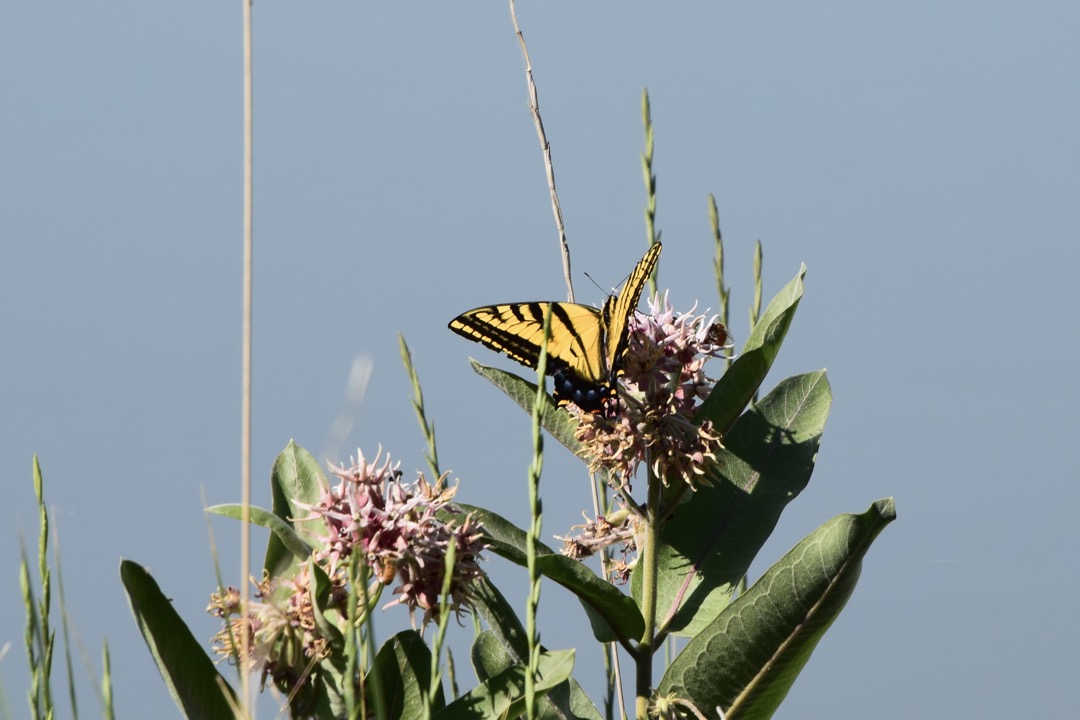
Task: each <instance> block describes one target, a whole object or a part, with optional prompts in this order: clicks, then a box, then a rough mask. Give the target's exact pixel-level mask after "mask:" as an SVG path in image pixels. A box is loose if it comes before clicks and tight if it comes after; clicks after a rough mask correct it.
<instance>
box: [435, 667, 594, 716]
mask: <svg viewBox="0 0 1080 720" xmlns="http://www.w3.org/2000/svg"><path fill="white" fill-rule="evenodd" d="M573 669H574V651H573V650H556V651H553V652H541V653H540V663H539V677H538V678H537V679H536V685H535V688H536V693H537V695H541V696H542V695H544V694H546V693H547V692H549V691H550V690H552V689H553V688H555V687H557V686H558V685H559V684H561V683H563V682H565V681H566V680H567V679H568V678H569V677H570V673H571V672H572V671H573ZM525 673H526V669H525V666H524V665H513V666H511V667H509V668H507V669H506V670H504V671H502V672H500V673H499V674H498V675H495V676H494V677H491V678H488V679H487V680H485V681H483V682H481V683H480V684H479V685H478V686H476V687H475V688H473V689H472V690H470V691H469V692H467V693H465V694H464V695H462V696H461V697H459V698H458V699H457V700H455V701H454V702H452V703H450V704H449V705H447V706H446V707H445V708H443V709H442V710H441V711H440V712H438V713H436V714H435V717H434V720H491V719H492V718H508V717H516V716H518V715H520V714H522V713H523V712H524V711H525V699H524V695H525Z"/></svg>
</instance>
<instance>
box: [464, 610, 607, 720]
mask: <svg viewBox="0 0 1080 720" xmlns="http://www.w3.org/2000/svg"><path fill="white" fill-rule="evenodd" d="M471 657H472V662H473V669H474V670H475V671H476V677H477V678H479V679H480V680H481V681H484V680H487V679H489V678H492V677H494V676H496V675H498V674H499V673H501V672H503V671H504V670H507V669H508V668H510V667H511V666H512V665H515V664H518V663H519V662H520V661H519V660H516V659H515V656H513V655H511V653H510V652H509V651H508V650H507V648H506V646H505V645H503V644H502V642H501V640H500V639H499V636H498V635H497V634H496V633H494V632H492V631H491V630H484V631H481V632H480V633H479V634H477V636H476V639H475V640H474V641H473V646H472V651H471ZM537 707H538V709H539V711H540V712H539V714H538V717H539V718H540V719H541V720H569V719H570V718H580V719H581V720H602V716H601V715H600V711H599V710H597V709H596V706H595V705H593V702H592V700H590V699H589V696H588V695H586V694H585V691H584V690H582V689H581V686H580V685H578V684H577V681H576V680H574V678H572V677H571V678H570V679H569V680H567V681H566V682H564V683H562V684H560V685H558V686H556V687H554V688H552V689H551V690H550V691H548V693H547V695H545V696H544V697H543V698H542V699H541V700H540V702H539V703H537Z"/></svg>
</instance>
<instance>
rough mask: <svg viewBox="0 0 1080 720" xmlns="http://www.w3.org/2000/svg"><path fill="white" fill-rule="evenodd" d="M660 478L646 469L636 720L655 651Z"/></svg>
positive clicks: (644, 706)
mask: <svg viewBox="0 0 1080 720" xmlns="http://www.w3.org/2000/svg"><path fill="white" fill-rule="evenodd" d="M660 491H661V484H660V478H658V477H656V476H655V475H654V474H653V473H652V470H651V469H650V471H649V494H648V499H647V500H646V512H645V532H644V535H643V537H642V547H641V557H640V561H641V570H642V573H643V576H642V585H641V614H642V615H643V616H644V617H645V633H644V634H643V635H642V637H641V641H640V642H638V647H637V650H638V652H637V661H636V662H637V687H636V690H635V693H636V701H635V706H634V714H635V715H636V717H637V720H648V717H649V698H650V696H651V694H652V663H653V655H654V654H655V653H656V647H655V645H654V643H655V641H656V638H655V635H656V558H657V552H658V549H659V545H660Z"/></svg>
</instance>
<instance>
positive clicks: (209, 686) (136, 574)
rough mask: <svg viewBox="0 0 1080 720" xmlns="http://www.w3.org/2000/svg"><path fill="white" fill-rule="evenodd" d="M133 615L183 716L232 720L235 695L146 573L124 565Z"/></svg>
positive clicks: (138, 567) (122, 572)
mask: <svg viewBox="0 0 1080 720" xmlns="http://www.w3.org/2000/svg"><path fill="white" fill-rule="evenodd" d="M120 581H121V582H122V583H123V585H124V592H125V593H126V594H127V599H128V604H129V605H130V606H131V613H132V615H134V616H135V623H136V624H137V625H138V626H139V632H140V633H142V636H143V640H145V641H146V646H147V647H148V648H150V654H151V655H152V656H153V658H154V662H155V663H156V664H157V667H158V672H160V673H161V677H162V678H163V679H164V680H165V685H166V686H167V687H168V688H169V694H170V695H172V697H173V700H174V701H175V702H176V705H177V707H179V708H180V711H181V712H182V713H183V714H184V716H185V717H188V718H231V717H233V708H234V707H237V699H236V695H235V694H234V693H233V691H232V688H230V687H229V684H228V683H227V682H225V678H223V677H222V676H221V673H219V672H218V671H217V666H216V665H214V662H213V661H212V660H211V659H210V658H209V657H207V655H206V651H205V650H203V647H202V644H201V643H200V642H199V641H198V640H196V639H195V636H194V635H192V634H191V631H190V630H189V629H188V626H187V625H185V624H184V621H183V619H182V618H181V617H180V615H179V614H178V613H177V612H176V610H175V609H174V608H173V605H172V602H171V601H170V600H169V598H167V597H165V595H164V594H163V593H162V592H161V588H160V587H158V584H157V583H156V582H155V581H154V578H153V577H151V576H150V573H149V572H147V570H146V568H144V567H142V566H141V565H138V564H136V563H133V562H131V561H130V560H122V561H121V562H120Z"/></svg>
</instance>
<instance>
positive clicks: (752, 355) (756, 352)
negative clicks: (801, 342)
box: [697, 265, 806, 433]
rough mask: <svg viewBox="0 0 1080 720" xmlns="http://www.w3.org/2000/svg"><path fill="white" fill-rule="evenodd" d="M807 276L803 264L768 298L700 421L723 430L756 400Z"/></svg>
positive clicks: (701, 412)
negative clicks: (770, 298)
mask: <svg viewBox="0 0 1080 720" xmlns="http://www.w3.org/2000/svg"><path fill="white" fill-rule="evenodd" d="M805 276H806V266H805V265H803V266H802V267H801V268H799V274H798V275H796V276H795V277H794V278H793V279H792V280H791V282H789V283H788V284H787V285H785V286H784V288H783V289H782V290H781V291H780V292H778V293H777V294H776V297H774V298H773V299H772V300H771V301H769V305H768V307H766V308H765V312H764V313H763V314H762V316H761V318H760V319H759V320H758V323H757V325H755V326H754V330H753V332H751V333H750V337H749V338H747V340H746V345H745V346H743V349H742V352H741V353H739V356H738V357H737V358H736V359H735V362H733V363H732V364H731V367H729V368H728V369H727V371H726V372H725V373H724V374H723V375H722V376H721V377H720V379H719V380H717V381H716V385H715V386H713V389H712V392H711V393H710V394H709V397H707V398H706V399H705V401H704V402H703V403H702V404H701V407H700V408H699V409H698V412H697V417H698V419H699V421H702V420H711V421H712V423H713V426H714V427H715V428H716V429H717V430H719V431H720V432H721V433H724V432H726V431H727V429H728V428H730V427H731V426H732V424H733V423H734V422H735V421H736V419H738V417H739V415H740V414H741V413H742V411H743V409H744V408H745V407H746V406H747V404H748V403H749V402H750V400H751V399H753V397H754V393H755V392H757V390H758V388H759V387H761V383H762V381H764V380H765V376H766V375H767V374H768V372H769V368H771V367H772V364H773V360H775V359H776V354H777V353H778V352H779V351H780V345H781V344H782V343H783V342H784V336H785V335H787V331H788V328H789V327H790V326H791V321H792V319H793V318H794V317H795V311H796V310H797V309H798V307H799V300H801V299H802V295H803V278H804V277H805Z"/></svg>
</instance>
